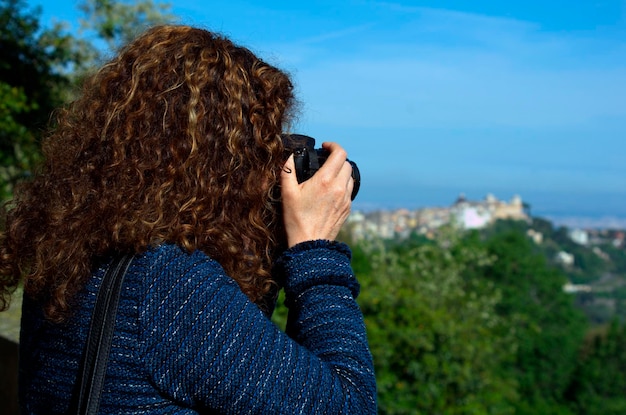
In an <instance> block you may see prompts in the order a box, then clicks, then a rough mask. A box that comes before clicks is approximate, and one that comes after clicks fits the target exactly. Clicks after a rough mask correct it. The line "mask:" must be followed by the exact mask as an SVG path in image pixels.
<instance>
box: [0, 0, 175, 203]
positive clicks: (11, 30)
mask: <svg viewBox="0 0 626 415" xmlns="http://www.w3.org/2000/svg"><path fill="white" fill-rule="evenodd" d="M80 7H81V10H82V11H83V12H84V14H85V18H84V19H83V21H82V29H83V32H82V34H83V35H88V34H89V33H95V34H96V36H95V37H93V38H89V37H77V36H74V35H71V34H69V33H68V32H67V26H68V25H67V24H66V23H63V22H59V23H56V24H54V25H53V26H52V27H51V28H43V27H42V26H41V24H40V22H39V18H40V14H41V9H40V8H32V9H31V8H28V7H27V5H26V3H25V1H24V0H0V200H7V199H9V198H10V196H11V194H12V189H13V186H14V185H15V183H16V182H17V181H19V180H21V179H22V178H24V177H27V176H28V175H29V174H30V171H31V170H32V169H33V168H34V166H35V165H36V163H37V162H38V160H39V158H40V152H39V143H40V140H41V137H42V135H43V134H44V131H45V129H46V127H47V125H48V122H49V120H50V115H51V113H52V111H53V110H54V109H55V108H57V107H59V106H61V105H63V104H64V103H65V102H67V101H68V100H70V99H71V98H72V96H73V89H74V87H75V85H76V83H78V82H80V80H81V79H82V78H83V77H84V76H85V75H86V74H87V73H89V71H91V70H92V69H93V68H94V67H95V66H96V65H97V64H99V63H101V62H102V60H103V59H104V57H106V56H107V55H108V54H109V53H110V52H111V50H112V49H116V48H118V47H119V46H121V45H122V44H124V43H126V42H127V41H129V40H130V39H131V38H132V37H133V36H134V35H135V34H136V33H137V31H139V30H142V29H144V28H145V27H147V26H149V25H153V24H157V23H164V22H168V21H173V20H174V17H173V16H172V15H170V14H168V13H167V12H166V11H167V10H168V9H169V6H168V5H167V4H163V3H159V4H155V3H154V2H153V1H152V0H142V1H139V2H126V3H122V2H117V1H113V0H85V1H84V2H83V3H82V4H81V6H80ZM107 47H108V48H109V49H107Z"/></svg>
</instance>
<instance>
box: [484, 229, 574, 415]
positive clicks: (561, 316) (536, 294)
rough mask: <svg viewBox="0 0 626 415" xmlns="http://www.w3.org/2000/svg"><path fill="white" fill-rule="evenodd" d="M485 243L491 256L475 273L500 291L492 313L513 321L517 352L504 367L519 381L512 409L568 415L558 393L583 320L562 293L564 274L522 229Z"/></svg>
mask: <svg viewBox="0 0 626 415" xmlns="http://www.w3.org/2000/svg"><path fill="white" fill-rule="evenodd" d="M485 246H486V248H487V250H488V252H489V254H490V255H493V256H494V257H495V258H496V259H495V261H494V262H493V263H492V264H490V265H489V266H487V267H485V268H484V269H483V270H481V271H480V273H481V276H482V277H483V278H486V279H488V280H489V281H492V282H493V284H494V285H495V286H496V287H497V288H498V289H500V290H501V292H502V296H501V300H500V301H499V303H498V305H497V308H496V309H497V312H498V314H499V315H500V316H502V317H503V318H507V319H511V320H512V319H514V321H515V322H516V324H517V327H516V331H515V333H516V338H517V345H518V349H517V355H516V359H515V361H514V363H513V365H511V366H510V367H509V370H510V373H511V376H513V377H514V378H516V379H517V380H518V382H519V392H520V395H521V399H520V401H519V402H520V404H519V405H518V407H517V413H529V414H530V413H533V414H534V413H555V414H556V413H569V411H568V410H567V408H566V406H565V405H564V402H565V399H564V393H565V390H566V389H567V387H568V385H569V382H570V380H571V376H572V373H573V372H574V369H575V367H576V360H577V353H578V350H579V347H580V345H581V343H582V339H583V336H584V332H585V329H586V321H585V318H584V316H583V315H582V313H581V312H580V311H579V310H577V309H576V308H575V307H574V304H573V300H572V298H571V297H570V296H569V295H568V294H566V293H564V292H563V285H564V284H565V282H566V281H567V278H566V277H565V275H564V274H563V273H562V272H561V271H560V270H558V269H556V268H554V267H552V266H550V265H549V264H548V262H547V261H546V258H545V257H544V256H543V255H542V254H541V253H540V252H538V250H537V248H536V247H535V245H534V244H533V243H532V242H531V241H530V239H529V238H527V237H526V235H525V234H524V233H523V232H519V231H510V232H504V233H500V234H496V235H493V236H492V237H490V238H489V239H488V240H487V241H486V242H485Z"/></svg>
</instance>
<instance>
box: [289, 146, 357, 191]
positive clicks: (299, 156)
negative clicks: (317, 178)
mask: <svg viewBox="0 0 626 415" xmlns="http://www.w3.org/2000/svg"><path fill="white" fill-rule="evenodd" d="M282 139H283V144H284V145H285V149H286V150H287V151H288V152H289V154H291V153H293V159H294V162H295V164H296V177H297V178H298V183H302V182H304V181H306V180H308V179H310V178H311V177H312V176H313V175H314V174H315V172H316V171H318V170H319V169H320V167H322V165H323V164H324V162H325V161H326V159H327V158H328V154H329V153H328V151H327V150H325V149H323V148H317V149H316V148H315V139H314V138H313V137H309V136H307V135H302V134H283V135H282ZM347 161H348V162H349V163H350V164H351V165H352V179H354V187H353V188H352V195H351V198H352V200H354V198H355V197H356V194H357V193H358V192H359V187H361V173H360V172H359V168H358V167H357V166H356V163H355V162H353V161H350V160H347Z"/></svg>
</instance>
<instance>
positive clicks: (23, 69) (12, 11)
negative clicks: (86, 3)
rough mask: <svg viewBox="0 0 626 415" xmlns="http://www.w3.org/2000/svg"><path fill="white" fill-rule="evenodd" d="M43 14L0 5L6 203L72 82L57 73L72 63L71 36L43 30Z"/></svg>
mask: <svg viewBox="0 0 626 415" xmlns="http://www.w3.org/2000/svg"><path fill="white" fill-rule="evenodd" d="M39 13H40V10H39V9H27V7H26V5H25V3H24V2H23V1H22V0H0V51H1V53H0V102H1V104H0V199H3V200H6V199H7V198H8V197H9V196H10V194H11V192H12V188H13V186H14V184H15V183H16V182H17V181H18V180H20V179H21V178H23V177H25V176H27V175H28V173H29V171H30V170H31V169H32V167H33V165H34V164H35V163H36V161H37V160H38V155H39V152H38V145H39V139H40V137H41V132H42V131H43V129H44V127H45V125H46V124H47V121H48V118H49V116H50V112H51V111H52V110H53V109H54V108H55V107H57V106H58V105H60V104H61V102H62V100H61V91H62V90H63V89H64V88H67V86H68V85H69V81H68V79H67V78H66V77H65V76H64V75H63V74H61V73H59V72H58V71H57V70H56V68H58V67H62V66H64V65H66V64H68V63H69V62H70V61H71V52H70V48H69V43H70V42H69V37H68V36H66V35H62V34H61V33H60V32H59V29H58V27H55V28H53V29H51V30H42V29H41V27H40V26H39V21H38V16H39Z"/></svg>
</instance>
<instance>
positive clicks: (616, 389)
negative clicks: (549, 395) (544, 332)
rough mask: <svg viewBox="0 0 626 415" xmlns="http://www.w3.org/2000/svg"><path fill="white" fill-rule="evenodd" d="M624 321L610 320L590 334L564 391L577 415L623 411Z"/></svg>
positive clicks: (612, 414)
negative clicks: (610, 321)
mask: <svg viewBox="0 0 626 415" xmlns="http://www.w3.org/2000/svg"><path fill="white" fill-rule="evenodd" d="M624 373H626V325H620V324H619V322H618V321H617V320H614V321H613V322H612V323H611V324H610V325H609V327H608V329H607V330H605V332H604V333H599V334H596V335H594V336H592V337H591V338H590V340H589V342H588V345H587V347H586V349H585V350H583V353H582V355H581V357H580V363H579V365H578V367H577V368H576V372H575V374H574V377H573V381H572V384H571V385H570V388H569V390H568V392H567V396H568V398H569V399H570V400H571V401H572V403H573V408H575V410H576V412H577V413H578V414H580V415H618V414H624V413H626V377H625V376H624Z"/></svg>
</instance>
